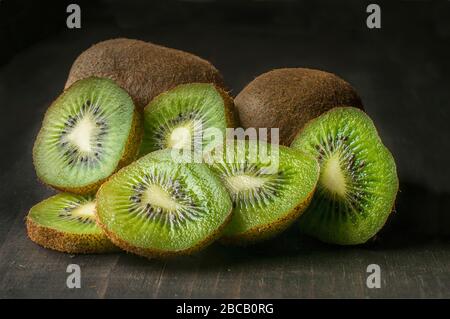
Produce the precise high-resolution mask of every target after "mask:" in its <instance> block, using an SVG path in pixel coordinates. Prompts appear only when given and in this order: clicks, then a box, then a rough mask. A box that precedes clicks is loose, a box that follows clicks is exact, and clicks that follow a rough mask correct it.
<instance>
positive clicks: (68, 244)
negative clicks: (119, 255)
mask: <svg viewBox="0 0 450 319" xmlns="http://www.w3.org/2000/svg"><path fill="white" fill-rule="evenodd" d="M26 226H27V234H28V237H29V238H30V239H31V240H32V241H33V242H35V243H36V244H38V245H40V246H42V247H45V248H49V249H53V250H57V251H60V252H64V253H69V254H100V253H109V252H117V251H119V248H118V247H117V246H115V245H114V244H113V243H112V242H111V241H110V240H109V239H108V238H107V237H106V236H105V235H104V234H86V235H79V234H77V235H75V234H68V233H64V232H61V231H58V230H56V229H52V228H48V227H45V226H42V225H39V224H37V223H35V222H34V221H33V220H32V219H31V218H29V217H27V218H26Z"/></svg>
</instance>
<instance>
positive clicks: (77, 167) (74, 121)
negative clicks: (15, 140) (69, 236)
mask: <svg viewBox="0 0 450 319" xmlns="http://www.w3.org/2000/svg"><path fill="white" fill-rule="evenodd" d="M138 116H139V115H138V113H137V112H136V111H135V109H134V105H133V102H132V100H131V98H130V97H129V96H128V94H127V93H126V92H125V91H124V90H122V89H121V88H120V87H119V86H117V85H116V84H115V83H114V82H112V81H111V80H107V79H100V78H88V79H84V80H80V81H78V82H76V83H74V84H73V85H72V86H71V87H70V88H69V89H67V90H66V91H65V92H64V93H63V94H62V95H61V96H60V97H58V99H56V101H54V102H53V104H52V105H51V106H50V108H49V109H48V111H47V113H46V114H45V118H44V121H43V124H42V127H41V130H40V132H39V134H38V136H37V139H36V142H35V145H34V149H33V159H34V165H35V168H36V172H37V175H38V177H39V178H40V179H41V180H42V181H43V182H44V183H46V184H48V185H51V186H53V187H55V188H57V189H60V190H63V191H70V192H73V193H80V194H86V193H91V192H94V191H95V190H96V189H97V188H98V187H99V185H100V184H101V182H102V181H103V180H105V179H106V178H107V177H108V176H110V175H111V174H112V173H113V172H114V171H115V170H117V169H118V168H119V167H120V166H123V165H125V164H128V163H129V162H130V161H132V160H133V159H134V158H135V157H136V155H137V151H138V145H139V141H140V140H141V138H142V124H141V123H140V121H139V119H138Z"/></svg>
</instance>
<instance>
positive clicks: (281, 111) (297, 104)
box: [235, 68, 363, 146]
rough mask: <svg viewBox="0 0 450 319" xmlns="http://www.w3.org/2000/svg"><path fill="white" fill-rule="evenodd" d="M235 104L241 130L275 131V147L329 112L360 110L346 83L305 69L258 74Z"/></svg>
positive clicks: (329, 75) (327, 74)
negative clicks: (341, 108)
mask: <svg viewBox="0 0 450 319" xmlns="http://www.w3.org/2000/svg"><path fill="white" fill-rule="evenodd" d="M235 104H236V108H237V110H238V112H239V118H240V121H241V124H242V126H243V127H244V128H250V127H254V128H279V143H280V144H282V145H287V146H288V145H290V143H291V142H292V140H293V139H294V137H295V136H296V135H297V133H298V132H299V130H301V129H302V127H303V125H305V124H306V123H307V122H308V121H309V120H312V119H313V118H315V117H317V116H319V115H320V114H322V113H324V112H326V111H328V110H330V109H331V108H333V107H335V106H340V105H349V106H353V107H358V108H361V109H362V108H363V106H362V102H361V99H360V98H359V96H358V94H357V93H356V91H355V90H354V89H353V88H352V86H351V85H350V84H349V83H347V82H346V81H344V80H343V79H341V78H339V77H338V76H336V75H334V74H332V73H328V72H324V71H320V70H314V69H305V68H285V69H275V70H272V71H270V72H267V73H264V74H261V75H260V76H258V77H257V78H256V79H254V80H253V81H252V82H250V83H249V84H248V85H247V86H246V87H245V88H244V89H243V90H242V91H241V92H240V93H239V94H238V96H237V97H236V99H235ZM269 140H270V139H269Z"/></svg>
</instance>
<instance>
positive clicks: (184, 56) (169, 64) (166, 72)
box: [66, 38, 224, 110]
mask: <svg viewBox="0 0 450 319" xmlns="http://www.w3.org/2000/svg"><path fill="white" fill-rule="evenodd" d="M90 76H97V77H103V78H109V79H111V80H113V81H115V82H116V83H117V84H118V85H119V86H120V87H122V88H124V89H125V90H126V91H127V92H128V93H129V94H130V95H131V97H132V98H133V101H134V102H135V104H136V107H137V108H138V109H139V110H142V109H144V107H145V106H146V105H147V104H148V103H149V102H150V101H151V100H152V99H153V98H154V97H155V96H157V95H159V94H161V93H162V92H165V91H167V90H169V89H172V88H173V87H175V86H177V85H179V84H184V83H192V82H202V83H214V84H216V85H218V86H221V87H224V84H223V79H222V76H221V75H220V73H219V71H218V70H217V69H216V68H215V67H214V66H213V65H212V64H211V63H209V62H208V61H206V60H204V59H201V58H199V57H198V56H196V55H194V54H191V53H187V52H183V51H180V50H175V49H171V48H166V47H163V46H160V45H156V44H152V43H148V42H144V41H140V40H133V39H125V38H119V39H110V40H106V41H102V42H99V43H97V44H95V45H93V46H92V47H90V48H89V49H87V50H86V51H84V52H83V53H81V54H80V55H79V56H78V58H77V59H76V60H75V62H74V63H73V65H72V68H71V69H70V73H69V76H68V78H67V82H66V88H67V87H69V86H71V85H72V84H73V83H74V82H76V81H78V80H80V79H84V78H87V77H90Z"/></svg>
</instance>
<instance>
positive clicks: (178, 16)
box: [0, 0, 450, 298]
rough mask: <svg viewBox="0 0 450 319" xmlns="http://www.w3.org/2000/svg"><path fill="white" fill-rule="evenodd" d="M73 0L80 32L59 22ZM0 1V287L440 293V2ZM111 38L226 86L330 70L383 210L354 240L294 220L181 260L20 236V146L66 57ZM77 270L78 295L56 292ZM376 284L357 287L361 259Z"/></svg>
mask: <svg viewBox="0 0 450 319" xmlns="http://www.w3.org/2000/svg"><path fill="white" fill-rule="evenodd" d="M71 2H75V3H77V4H79V5H80V6H81V13H82V28H81V29H72V30H69V29H67V27H66V18H67V15H68V14H67V13H66V7H67V5H68V4H69V3H71ZM71 2H67V1H54V2H53V1H34V2H31V1H5V0H0V43H1V44H2V45H1V46H0V130H1V131H0V132H1V133H0V139H1V140H0V142H1V145H2V156H1V157H0V297H4V298H5V297H6V298H8V297H50V298H51V297H275V298H281V297H294V298H297V297H450V240H449V235H450V183H449V177H450V176H449V175H450V174H449V169H448V166H447V165H448V163H449V159H450V156H449V155H450V146H449V143H448V139H449V137H450V125H449V124H448V123H449V120H450V111H449V101H450V94H449V89H450V81H449V78H448V75H449V71H450V1H421V0H413V1H389V2H388V1H375V0H374V1H371V2H375V3H378V4H379V5H380V6H381V9H382V28H381V29H372V30H370V29H368V28H367V27H366V24H365V21H366V17H367V15H368V14H367V13H366V12H365V11H366V6H367V4H369V3H371V2H368V1H325V0H320V1H312V0H311V1H250V0H247V1H245V0H244V1H218V0H216V1H206V0H205V1H194V0H191V1H188V0H185V1H152V2H150V1H147V2H148V3H147V2H144V1H135V0H128V1H116V0H103V1H98V0H97V1H71ZM114 37H130V38H138V39H142V40H147V41H151V42H155V43H158V44H162V45H165V46H169V47H174V48H177V49H181V50H185V51H189V52H192V53H195V54H197V55H199V56H201V57H203V58H205V59H207V60H210V61H211V62H212V63H213V64H214V65H215V66H216V67H217V68H218V69H219V70H220V71H221V72H222V74H223V76H224V78H225V81H226V83H227V85H228V87H229V88H230V90H231V93H232V95H236V94H237V93H238V92H239V91H240V90H241V89H242V88H243V87H244V86H245V85H246V83H248V82H249V81H251V80H252V79H253V78H254V77H256V76H257V75H259V74H261V73H263V72H265V71H268V70H271V69H273V68H279V67H310V68H317V69H322V70H326V71H329V72H333V73H336V74H338V75H339V76H341V77H343V78H344V79H345V80H347V81H348V82H350V83H351V84H352V85H353V86H354V87H355V88H356V90H357V91H358V92H359V94H360V95H361V97H362V99H363V102H364V104H365V107H366V110H367V113H368V114H369V115H370V116H371V117H372V118H373V120H374V121H375V123H376V126H377V127H378V129H379V132H380V135H381V137H382V139H383V141H384V143H385V144H386V145H387V146H388V148H389V149H390V150H391V151H392V153H393V155H394V157H395V159H396V162H397V166H398V173H399V178H400V192H399V194H398V199H397V205H396V213H395V214H394V215H393V217H392V218H391V220H390V221H389V224H388V225H387V227H385V229H383V231H382V232H381V233H380V234H379V235H378V236H377V239H376V240H374V241H372V242H371V243H369V244H366V245H362V246H358V247H334V246H328V245H324V244H321V243H318V242H316V241H314V240H312V239H309V238H304V237H300V236H299V234H298V231H297V230H296V229H295V227H293V228H292V229H290V230H288V231H287V232H286V233H284V234H282V235H281V236H280V237H278V238H277V239H274V240H272V241H270V242H267V243H264V244H260V245H257V246H255V247H249V248H246V249H242V248H225V247H222V246H220V245H216V244H215V245H213V246H212V247H210V248H209V249H207V250H206V251H205V252H202V253H200V254H199V255H197V256H194V257H188V258H183V259H180V260H176V261H166V262H157V261H148V260H145V259H143V258H139V257H135V256H132V255H126V254H113V255H103V256H76V257H75V256H69V255H65V254H61V253H57V252H53V251H48V250H45V249H42V248H40V247H38V246H36V245H35V244H33V243H32V242H31V241H29V240H28V239H27V237H26V232H25V227H24V223H23V218H24V216H25V215H26V213H27V211H28V210H29V208H30V207H31V206H32V205H34V204H36V203H37V202H39V201H41V200H42V199H44V198H46V197H48V196H50V195H51V194H53V193H54V191H52V190H50V189H48V188H46V187H44V186H43V185H42V184H40V183H39V182H38V181H37V179H36V175H35V173H34V170H33V165H32V158H31V149H32V146H33V142H34V139H35V136H36V134H37V132H38V130H39V127H40V122H41V120H42V118H43V115H44V112H45V110H46V108H47V107H48V105H49V104H50V103H51V101H52V100H53V99H54V98H56V97H57V96H58V94H59V93H60V92H61V90H62V88H63V86H64V83H65V80H66V77H67V74H68V71H69V69H70V66H71V64H72V62H73V61H74V59H75V58H76V57H77V55H78V54H79V53H81V52H82V51H83V50H85V49H87V48H88V47H89V46H91V45H92V44H94V43H96V42H98V41H101V40H105V39H109V38H114ZM70 263H77V264H79V265H80V266H81V268H82V282H83V288H82V289H75V290H69V289H67V288H66V286H65V280H66V276H67V274H66V272H65V270H66V267H67V265H68V264H70ZM371 263H377V264H379V265H380V266H381V269H382V288H381V289H368V288H367V287H366V285H365V280H366V277H367V273H366V267H367V265H368V264H371Z"/></svg>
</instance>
